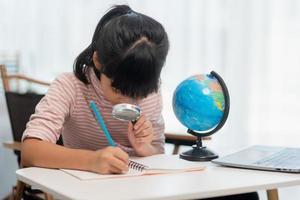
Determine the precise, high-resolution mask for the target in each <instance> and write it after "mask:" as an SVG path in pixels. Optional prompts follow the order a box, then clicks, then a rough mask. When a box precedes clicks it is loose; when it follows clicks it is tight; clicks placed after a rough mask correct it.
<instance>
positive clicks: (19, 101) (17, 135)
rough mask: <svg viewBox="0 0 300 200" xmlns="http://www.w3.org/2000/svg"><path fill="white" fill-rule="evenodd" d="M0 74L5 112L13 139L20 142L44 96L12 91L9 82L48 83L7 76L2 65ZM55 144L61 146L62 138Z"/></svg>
mask: <svg viewBox="0 0 300 200" xmlns="http://www.w3.org/2000/svg"><path fill="white" fill-rule="evenodd" d="M0 72H1V77H2V83H3V88H4V94H5V99H6V104H7V110H8V114H9V118H10V123H11V128H12V134H13V139H14V141H16V142H21V139H22V135H23V132H24V131H25V129H26V124H27V122H28V121H29V118H30V116H31V115H32V114H33V113H34V111H35V107H36V105H37V104H38V102H39V101H40V100H41V99H42V98H43V97H44V94H38V93H34V92H26V93H20V92H15V91H12V90H11V87H10V81H11V80H12V79H15V80H17V81H20V80H22V81H26V82H29V83H34V84H38V85H43V86H49V85H50V83H47V82H43V81H39V80H36V79H32V78H29V77H26V76H23V75H20V74H13V75H9V74H7V71H6V68H5V66H4V65H0ZM57 144H60V145H62V144H63V142H62V138H60V139H59V141H58V142H57ZM15 154H16V155H17V157H18V161H20V152H19V151H15Z"/></svg>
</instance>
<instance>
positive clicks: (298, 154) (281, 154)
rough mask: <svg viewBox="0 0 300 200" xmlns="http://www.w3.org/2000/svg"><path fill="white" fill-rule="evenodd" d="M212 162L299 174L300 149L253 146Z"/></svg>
mask: <svg viewBox="0 0 300 200" xmlns="http://www.w3.org/2000/svg"><path fill="white" fill-rule="evenodd" d="M212 162H213V163H216V164H219V165H223V166H229V167H238V168H247V169H258V170H268V171H281V172H290V173H300V148H287V147H276V146H264V145H255V146H250V147H247V148H246V149H243V150H241V151H238V152H236V153H233V154H230V155H227V156H224V157H221V158H218V159H215V160H213V161H212Z"/></svg>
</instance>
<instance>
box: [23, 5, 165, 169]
mask: <svg viewBox="0 0 300 200" xmlns="http://www.w3.org/2000/svg"><path fill="white" fill-rule="evenodd" d="M168 49H169V42H168V37H167V34H166V32H165V30H164V28H163V27H162V25H161V24H160V23H158V22H157V21H155V20H154V19H152V18H150V17H148V16H146V15H143V14H140V13H137V12H135V11H133V10H131V9H130V7H128V6H125V5H120V6H115V7H113V8H112V9H111V10H110V11H109V12H107V13H106V14H105V15H104V16H103V17H102V19H101V20H100V22H99V23H98V25H97V27H96V30H95V33H94V36H93V39H92V43H91V44H90V45H89V46H88V47H87V48H86V49H85V50H84V51H83V52H82V53H81V54H80V55H79V56H78V57H77V59H76V60H75V63H74V73H73V74H72V73H65V74H63V75H61V76H59V77H58V78H56V80H55V81H54V82H53V83H52V85H51V86H50V88H49V90H48V92H47V94H46V96H45V97H44V98H43V99H42V100H41V102H40V103H39V104H38V105H37V107H36V112H35V114H33V115H32V116H31V118H30V121H29V122H28V124H27V128H26V130H25V132H24V134H23V138H22V140H23V143H22V163H23V165H24V166H40V167H48V168H70V169H80V170H87V171H92V172H97V173H101V174H107V173H122V172H124V171H127V170H128V154H130V155H137V156H150V155H153V154H158V153H163V152H164V121H163V119H162V116H161V109H162V101H161V94H160V91H159V84H160V82H159V79H160V72H161V69H162V67H163V65H164V63H165V59H166V56H167V53H168ZM89 101H94V102H95V103H96V105H97V107H98V110H99V111H100V112H101V115H102V117H103V118H104V121H105V124H106V126H107V128H108V130H109V131H110V134H111V136H112V138H113V140H114V141H115V142H116V143H117V146H118V147H116V148H114V147H108V146H109V144H108V142H107V139H106V138H105V135H104V133H103V131H102V129H101V127H100V125H99V124H98V123H97V120H96V119H95V117H94V115H93V113H92V111H91V109H90V108H89ZM117 103H133V104H136V105H138V106H140V107H141V110H142V113H143V115H142V116H141V117H140V118H139V120H138V121H137V122H136V123H135V125H134V126H133V124H132V123H127V122H122V121H118V120H117V119H114V118H112V116H111V112H112V106H113V105H114V104H117ZM60 135H62V137H63V142H64V146H59V145H56V144H55V143H56V141H57V140H58V138H59V137H60Z"/></svg>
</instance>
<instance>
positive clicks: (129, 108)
mask: <svg viewBox="0 0 300 200" xmlns="http://www.w3.org/2000/svg"><path fill="white" fill-rule="evenodd" d="M112 116H113V117H114V118H116V119H119V120H122V121H131V122H132V123H133V124H134V123H135V122H136V121H137V120H138V119H139V117H140V116H141V109H140V108H139V107H138V106H136V105H132V104H128V103H121V104H117V105H115V106H114V107H113V110H112Z"/></svg>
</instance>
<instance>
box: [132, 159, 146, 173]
mask: <svg viewBox="0 0 300 200" xmlns="http://www.w3.org/2000/svg"><path fill="white" fill-rule="evenodd" d="M128 167H129V168H131V169H134V170H137V171H141V172H142V171H143V170H145V169H146V168H147V167H146V166H145V165H142V164H140V163H137V162H134V161H132V160H129V164H128Z"/></svg>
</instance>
